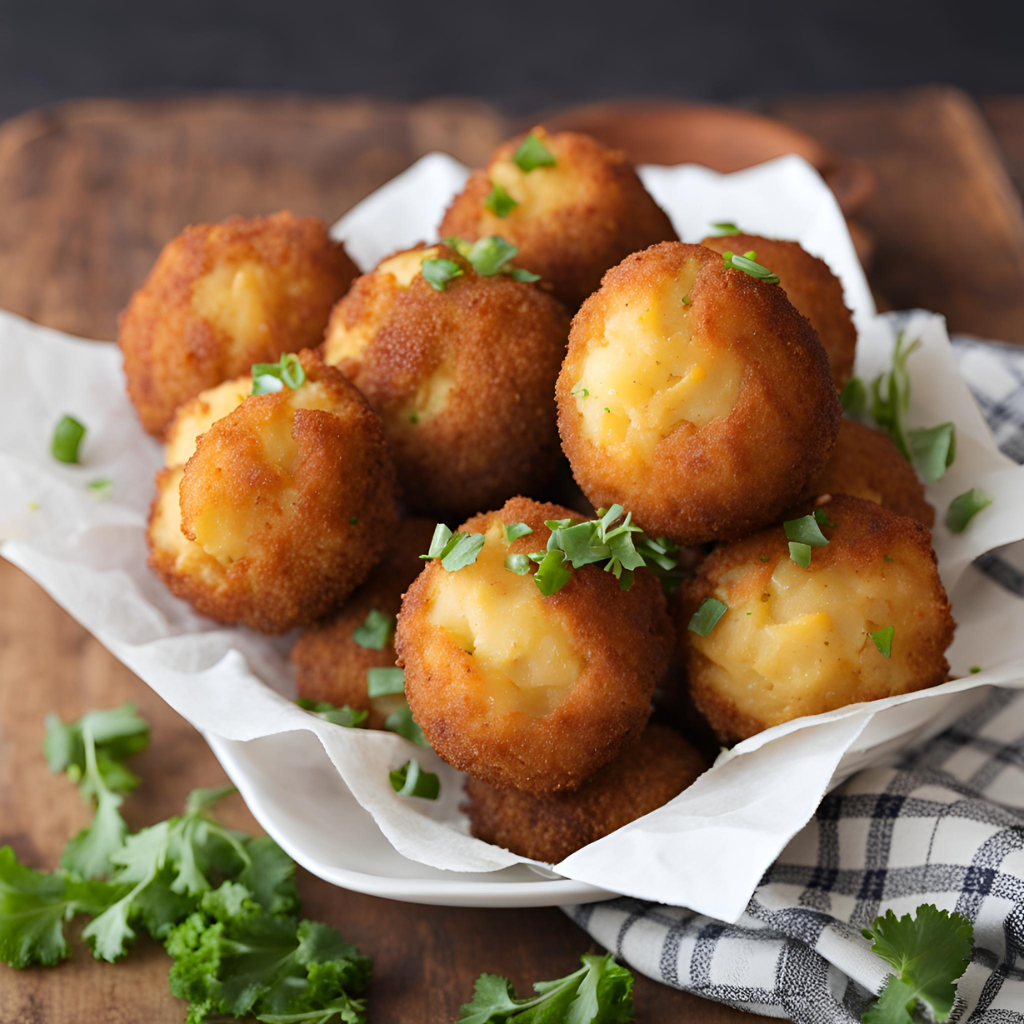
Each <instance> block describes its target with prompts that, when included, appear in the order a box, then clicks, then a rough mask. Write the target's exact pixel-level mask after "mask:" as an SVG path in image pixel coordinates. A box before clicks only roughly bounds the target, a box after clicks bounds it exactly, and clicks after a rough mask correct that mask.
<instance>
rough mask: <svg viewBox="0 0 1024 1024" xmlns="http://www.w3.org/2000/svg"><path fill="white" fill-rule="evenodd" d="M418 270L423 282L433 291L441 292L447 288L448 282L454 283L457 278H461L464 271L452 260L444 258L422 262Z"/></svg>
mask: <svg viewBox="0 0 1024 1024" xmlns="http://www.w3.org/2000/svg"><path fill="white" fill-rule="evenodd" d="M420 270H421V272H422V274H423V280H424V281H426V282H427V284H429V285H430V287H431V288H433V289H434V290H435V291H439V292H443V291H444V290H445V288H446V287H447V286H448V282H449V281H454V280H455V278H457V277H462V275H463V273H464V271H463V269H462V267H460V266H459V265H458V263H456V262H455V261H454V260H448V259H445V258H444V257H437V258H435V259H429V260H424V261H423V263H422V264H420Z"/></svg>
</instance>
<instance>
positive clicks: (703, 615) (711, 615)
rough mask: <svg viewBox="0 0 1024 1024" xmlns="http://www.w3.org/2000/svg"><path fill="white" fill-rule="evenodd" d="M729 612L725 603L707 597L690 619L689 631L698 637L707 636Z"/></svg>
mask: <svg viewBox="0 0 1024 1024" xmlns="http://www.w3.org/2000/svg"><path fill="white" fill-rule="evenodd" d="M728 610H729V606H728V605H727V604H726V603H725V602H724V601H719V600H718V599H717V598H714V597H705V598H704V600H703V601H701V603H700V604H699V605H698V606H697V610H696V611H695V612H694V613H693V615H692V616H691V617H690V624H689V625H688V626H687V629H689V630H690V632H691V633H696V634H697V636H707V635H708V633H710V632H711V630H713V629H714V628H715V626H717V625H718V620H719V619H720V618H721V617H722V616H723V615H724V614H725V613H726V612H727V611H728Z"/></svg>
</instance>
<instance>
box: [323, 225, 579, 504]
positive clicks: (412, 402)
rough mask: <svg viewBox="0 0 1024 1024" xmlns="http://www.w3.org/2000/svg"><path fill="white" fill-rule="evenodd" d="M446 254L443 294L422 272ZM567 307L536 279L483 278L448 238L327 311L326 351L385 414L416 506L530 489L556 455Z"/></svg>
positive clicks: (409, 499)
mask: <svg viewBox="0 0 1024 1024" xmlns="http://www.w3.org/2000/svg"><path fill="white" fill-rule="evenodd" d="M426 258H438V259H449V260H452V261H454V262H455V263H457V264H458V265H459V267H460V269H461V270H462V275H461V276H460V277H457V278H455V279H454V280H451V281H449V282H448V283H447V285H446V286H445V288H444V290H443V291H438V290H437V289H435V288H433V287H432V286H431V285H430V284H429V283H428V282H427V281H426V280H425V279H424V278H423V275H422V272H421V269H420V267H421V264H422V262H423V260H424V259H426ZM568 335H569V316H568V314H567V312H566V311H565V310H564V309H563V307H562V306H561V305H560V304H559V303H558V302H557V301H556V300H555V299H553V298H552V297H551V296H550V295H547V294H545V293H544V292H542V291H540V290H539V289H538V288H537V287H536V285H533V284H528V283H526V282H522V281H514V280H512V278H511V277H509V276H508V275H506V274H498V275H495V276H492V277H482V276H481V275H479V274H477V273H476V272H475V271H474V270H473V268H472V266H471V265H470V264H469V263H468V261H466V260H465V259H463V258H462V257H461V256H459V254H458V253H456V252H455V251H454V250H452V249H449V248H448V247H447V246H444V245H433V246H430V247H429V248H426V249H425V248H422V247H420V248H417V249H414V250H410V251H407V252H403V253H398V254H396V255H395V256H392V257H390V258H389V259H387V260H384V261H383V262H382V263H381V264H380V265H379V266H378V267H377V268H376V269H375V270H373V271H372V272H371V273H369V274H365V275H363V276H362V277H360V278H359V279H358V280H357V281H356V283H355V284H354V285H353V286H352V290H351V291H350V292H349V293H348V295H346V296H345V298H343V299H342V300H341V302H339V303H338V305H337V306H336V307H335V309H334V312H333V313H332V314H331V322H330V326H329V327H328V330H327V337H326V340H325V342H324V345H323V348H322V352H323V355H324V358H325V359H326V360H327V362H328V363H331V364H332V365H336V366H337V367H338V368H339V369H340V370H341V371H342V373H344V374H345V375H346V376H347V377H348V378H349V379H350V380H351V381H352V382H353V383H354V384H355V385H356V387H358V388H359V390H360V391H362V393H363V394H364V395H366V397H367V400H368V401H369V402H370V405H371V406H372V407H373V408H374V409H375V410H376V412H377V413H378V414H379V415H380V417H381V419H382V420H383V422H384V429H385V432H386V433H387V437H388V444H389V446H390V449H391V453H392V455H393V457H394V461H395V465H396V467H397V469H398V479H399V482H400V485H401V487H402V493H403V497H404V499H405V501H406V503H407V504H408V505H409V507H411V508H412V509H414V510H416V511H418V512H429V513H432V514H435V515H438V516H441V517H442V518H443V517H444V516H448V517H452V518H455V517H458V518H463V517H465V516H467V515H472V514H473V513H474V512H478V511H479V510H480V509H481V508H493V507H494V506H496V505H498V504H500V503H501V502H502V501H504V500H505V499H506V498H508V497H509V496H510V495H512V494H515V493H517V492H520V491H524V492H527V493H529V492H531V491H536V490H538V489H539V488H541V487H542V486H543V484H544V483H545V482H546V480H547V479H548V478H549V477H550V476H551V474H552V472H553V470H554V467H555V465H556V461H557V458H558V432H557V428H556V425H555V408H554V403H553V402H552V400H551V396H552V393H553V391H554V387H555V378H556V377H557V376H558V370H559V367H560V366H561V363H562V358H563V356H564V355H565V344H566V339H567V338H568Z"/></svg>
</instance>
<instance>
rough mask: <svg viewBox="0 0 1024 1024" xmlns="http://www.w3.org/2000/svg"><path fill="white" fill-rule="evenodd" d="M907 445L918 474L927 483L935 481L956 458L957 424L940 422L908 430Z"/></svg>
mask: <svg viewBox="0 0 1024 1024" xmlns="http://www.w3.org/2000/svg"><path fill="white" fill-rule="evenodd" d="M907 445H908V447H909V448H910V461H911V464H912V465H913V467H914V469H916V470H917V475H918V476H919V477H920V478H921V479H922V480H923V481H924V482H925V483H926V484H932V483H935V481H936V480H939V479H941V477H942V475H943V474H944V473H945V472H946V470H947V469H948V468H949V467H950V466H952V465H953V460H954V459H955V458H956V426H955V425H954V424H953V423H940V424H939V425H938V426H937V427H927V428H925V429H923V430H908V431H907Z"/></svg>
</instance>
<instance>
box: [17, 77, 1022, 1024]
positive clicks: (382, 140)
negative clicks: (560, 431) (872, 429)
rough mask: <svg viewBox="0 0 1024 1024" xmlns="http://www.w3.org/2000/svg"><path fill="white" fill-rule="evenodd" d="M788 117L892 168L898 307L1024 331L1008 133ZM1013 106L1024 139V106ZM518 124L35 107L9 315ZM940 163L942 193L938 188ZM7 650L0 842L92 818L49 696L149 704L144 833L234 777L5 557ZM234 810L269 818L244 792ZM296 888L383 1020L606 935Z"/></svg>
mask: <svg viewBox="0 0 1024 1024" xmlns="http://www.w3.org/2000/svg"><path fill="white" fill-rule="evenodd" d="M830 103H831V104H834V105H833V106H829V104H830ZM890 108H891V109H892V110H893V111H895V114H894V117H893V120H892V123H891V124H890V123H889V122H888V121H887V119H886V112H887V110H888V109H890ZM1018 109H1019V108H1018ZM830 111H831V113H830ZM776 112H777V113H779V114H781V115H782V116H784V117H785V118H786V119H788V120H790V121H791V122H792V123H793V124H795V125H797V126H802V127H805V128H810V129H811V130H812V131H813V132H815V133H817V134H819V135H820V137H821V139H822V141H823V142H825V143H826V145H828V146H830V147H832V148H834V149H835V150H837V151H839V152H842V153H844V154H846V155H848V156H851V157H861V158H865V159H867V160H868V162H869V163H871V161H872V160H873V159H874V161H875V163H873V164H872V168H873V169H874V170H875V172H876V173H877V174H878V176H879V180H880V183H881V187H880V188H879V191H878V193H877V195H876V197H875V198H874V199H871V200H869V201H868V202H867V205H865V207H864V212H863V216H864V219H865V221H866V222H867V223H869V225H870V227H871V228H872V229H873V230H874V232H875V234H876V236H877V247H878V253H879V261H878V275H877V277H876V279H875V282H874V283H875V284H876V285H878V286H880V287H881V288H882V290H884V291H887V292H888V293H889V294H890V295H892V296H893V297H894V298H895V299H896V300H897V301H898V302H901V303H902V304H925V305H927V304H931V305H932V306H933V308H937V309H940V310H944V311H946V312H948V313H949V314H950V316H951V318H952V319H953V323H954V325H955V326H957V327H959V328H960V329H965V330H974V331H976V332H978V333H982V334H991V335H996V334H1000V335H1002V336H1003V337H1005V338H1014V339H1015V340H1024V308H1022V306H1021V303H1022V302H1024V290H1022V289H1021V287H1020V284H1021V277H1020V275H1019V271H1016V272H1017V275H1018V276H1017V277H1016V279H1014V270H1013V268H1019V267H1020V266H1021V265H1024V264H1021V262H1020V260H1021V258H1022V257H1021V252H1024V246H1021V244H1020V243H1021V238H1022V237H1024V234H1022V230H1021V221H1020V213H1019V208H1017V207H1015V205H1014V203H1015V201H1014V197H1013V194H1012V192H1009V193H1008V190H1007V187H1006V180H1007V179H1006V175H1005V172H1004V171H1003V169H1002V167H1001V166H1000V164H999V162H998V159H997V157H996V154H995V147H994V145H993V144H992V141H991V137H990V136H988V134H987V132H986V130H985V128H984V124H983V122H982V121H981V119H980V118H979V117H978V116H977V114H976V112H975V111H974V110H973V108H971V107H970V106H967V105H965V103H964V100H963V97H962V96H960V94H955V93H930V94H912V95H911V96H910V97H903V98H900V97H892V98H888V99H885V100H884V101H883V100H881V99H874V98H870V97H869V98H867V99H865V100H863V101H862V102H860V103H858V101H857V100H856V99H854V98H851V99H846V100H840V101H828V102H825V101H822V102H821V103H820V104H819V103H816V102H815V103H811V102H808V101H800V102H799V103H791V104H783V105H779V106H777V108H776ZM1013 116H1018V117H1019V118H1020V121H1019V122H1017V128H1016V132H1017V134H1016V137H1017V138H1018V139H1020V138H1022V137H1024V110H1022V111H1020V113H1019V114H1018V115H1013ZM915 118H917V119H918V120H919V121H920V122H921V123H920V124H918V125H914V124H912V123H911V122H912V121H913V120H914V119H915ZM1009 119H1010V120H1012V116H1010V118H1009ZM933 123H934V124H935V125H936V126H937V127H936V128H935V130H934V133H930V132H929V129H928V126H929V125H930V124H933ZM513 127H517V126H513V125H511V124H509V123H508V122H507V121H505V120H503V119H502V118H501V117H500V116H498V115H497V114H496V113H495V112H493V111H492V110H490V109H489V108H488V107H486V106H484V105H482V104H479V103H476V102H473V101H451V100H445V101H431V102H428V103H423V104H417V105H413V106H410V105H405V104H398V103H388V102H380V101H367V100H323V99H316V100H312V99H310V100H306V99H295V98H292V99H248V100H239V99H217V100H213V101H201V100H188V101H166V102H151V103H125V102H119V101H89V102H83V103H74V104H67V105H63V106H58V107H54V108H51V109H49V110H46V111H42V112H37V113H33V114H29V115H26V116H24V117H22V118H19V119H17V120H15V121H12V122H8V123H7V124H6V125H3V126H0V210H2V211H3V217H2V218H0V308H4V309H9V310H12V311H14V312H17V313H21V314H23V315H26V316H29V317H32V318H33V319H36V320H38V321H40V322H42V323H46V324H48V325H50V326H53V327H57V328H60V329H62V330H66V331H70V332H72V333H75V334H79V335H82V336H86V337H94V338H106V339H109V338H112V337H113V336H114V333H115V319H116V315H117V313H118V311H119V310H120V309H121V307H122V306H123V305H124V302H125V300H126V299H127V297H128V295H129V294H130V292H131V290H132V288H133V287H135V286H136V285H137V284H138V282H139V281H140V280H141V279H142V277H143V276H144V274H145V273H146V271H147V270H148V268H149V266H150V265H151V263H152V261H153V258H154V257H155V255H156V253H157V251H158V250H159V248H160V246H161V245H162V244H163V243H164V242H165V241H167V240H168V239H169V238H170V237H172V236H173V235H174V234H175V233H176V232H178V231H179V230H180V229H181V228H182V227H183V226H184V225H185V224H187V223H189V222H194V221H199V220H215V219H219V218H221V217H224V216H227V215H229V214H231V213H243V214H255V213H264V212H269V211H272V210H275V209H278V208H283V207H290V208H291V209H293V210H294V211H295V212H296V213H301V214H314V215H317V216H320V217H324V218H325V219H328V220H331V219H333V218H335V217H336V216H338V215H339V214H340V213H341V212H343V211H344V210H345V209H346V208H347V207H349V206H350V205H351V204H352V203H353V202H355V201H357V200H358V199H359V198H361V197H362V196H364V195H366V194H367V193H368V192H370V191H372V190H373V189H374V188H376V187H377V186H378V185H379V184H381V183H382V182H383V181H385V180H387V179H388V178H389V177H391V176H393V175H394V174H396V173H398V172H399V171H401V170H402V169H403V168H405V167H406V166H407V165H408V164H409V163H410V162H411V161H412V160H413V159H415V158H416V157H417V156H419V155H421V154H423V153H425V152H428V151H429V150H431V149H445V150H448V151H449V152H452V153H454V154H455V155H456V156H458V157H460V158H461V159H463V160H465V161H467V162H468V163H476V162H479V161H481V160H483V159H484V157H485V156H486V154H487V152H488V151H489V150H490V148H491V147H492V146H493V144H494V143H495V142H496V141H497V140H498V139H499V138H501V137H502V136H503V135H504V134H506V133H507V132H508V131H509V130H511V129H512V128H513ZM1011 134H1012V133H1011ZM904 140H905V141H904ZM932 168H936V170H935V173H936V174H937V175H938V180H939V181H940V183H941V187H940V185H930V184H928V182H929V180H930V179H929V174H930V173H932V170H931V169H932ZM922 196H923V198H922ZM1014 218H1016V219H1014ZM994 221H999V223H993V222H994ZM965 246H966V248H964V247H965ZM965 253H967V254H969V256H970V259H971V261H972V262H971V263H970V266H969V267H968V268H967V269H966V270H965V265H964V258H965V257H964V254H965ZM1015 261H1017V262H1015ZM1007 267H1009V268H1010V269H1009V270H1007ZM914 268H917V269H914ZM965 274H966V275H967V278H968V279H969V280H970V281H972V282H974V281H976V280H977V279H978V278H979V277H980V276H984V277H985V278H987V281H986V282H985V283H984V288H985V291H984V293H983V298H984V301H980V300H978V299H976V298H974V297H973V295H972V294H968V289H967V288H966V286H965V285H964V284H963V281H964V275H965ZM936 279H938V280H940V281H941V282H943V287H941V288H937V287H936V286H935V281H936ZM990 306H991V309H992V310H993V311H994V312H992V313H991V314H990V313H989V307H990ZM990 316H991V317H994V318H995V319H990V318H989V317H990ZM0 658H2V661H0V666H2V672H3V675H2V686H0V730H2V731H0V738H2V742H0V843H5V842H6V843H11V844H12V845H13V846H14V847H15V849H16V851H17V852H18V854H19V855H20V856H21V857H22V858H24V859H25V860H26V861H28V862H29V863H31V864H33V865H36V866H38V867H41V868H44V867H50V866H52V865H54V864H55V863H56V859H57V856H58V854H59V851H60V849H61V847H62V846H63V844H64V842H65V841H66V840H67V838H68V837H69V836H70V835H71V834H72V833H73V832H74V831H75V830H76V829H77V828H79V827H81V826H82V824H83V823H84V822H85V820H86V813H85V810H84V808H83V807H82V806H81V804H80V801H79V800H78V797H77V795H76V793H75V792H74V790H73V788H72V787H71V786H70V785H69V784H68V783H67V782H66V781H65V780H63V779H60V778H54V777H51V776H50V775H49V774H48V772H47V770H46V767H45V763H44V761H43V758H42V754H41V750H40V744H41V741H42V735H43V718H44V716H45V714H46V712H47V711H49V710H54V709H56V710H58V711H60V713H61V714H62V715H63V716H65V717H75V716H77V715H79V714H81V713H82V712H83V711H85V710H87V709H88V708H91V707H110V706H114V705H116V704H119V703H121V702H122V701H124V700H127V699H133V700H136V701H137V702H138V703H139V705H140V707H141V709H142V711H143V713H144V714H145V715H146V716H147V717H148V718H149V720H150V721H151V722H152V723H153V742H152V746H151V749H150V750H149V751H148V752H147V753H146V754H145V755H143V756H142V758H140V765H139V770H140V771H141V773H142V775H143V776H144V778H145V779H146V782H145V784H144V787H143V790H142V792H141V793H138V794H136V795H134V796H132V797H131V798H130V799H129V800H128V802H127V804H126V814H127V817H128V819H129V821H130V823H131V824H132V825H133V826H135V827H138V826H141V825H144V824H147V823H149V822H152V821H154V820H157V819H159V818H161V817H165V816H167V815H169V814H171V813H174V812H175V811H176V810H178V809H179V807H180V805H181V802H182V800H183V798H184V795H185V793H186V792H187V791H188V790H189V789H191V788H193V787H195V786H208V785H214V784H216V783H218V782H219V781H221V780H222V778H223V773H222V772H221V770H220V768H219V767H218V765H217V763H216V761H215V760H214V758H213V756H212V755H211V754H210V752H209V751H208V749H207V748H206V746H205V744H204V743H203V741H202V739H201V738H200V737H199V736H198V734H196V733H195V731H194V730H193V729H192V728H191V727H190V726H188V725H187V724H186V723H184V722H183V721H182V720H181V719H179V718H178V717H177V716H176V715H174V714H173V713H172V712H171V711H170V710H169V709H168V708H167V707H166V706H165V705H163V704H162V702H160V701H159V700H158V698H156V697H155V696H154V695H153V694H152V693H151V691H150V690H149V689H148V688H147V687H145V686H144V685H142V684H141V683H140V682H139V681H138V680H136V679H135V678H134V676H133V675H132V674H131V673H130V672H129V671H128V670H127V669H125V668H124V667H123V666H121V665H120V664H119V663H118V662H116V661H115V660H114V658H113V657H112V656H111V655H109V654H108V653H107V652H106V651H105V650H104V649H103V648H102V647H101V646H100V645H99V644H98V643H97V642H96V641H95V640H93V639H92V638H91V637H90V636H89V635H88V634H87V633H85V631H84V630H82V629H81V628H80V627H79V626H78V625H77V624H75V623H74V622H73V621H72V620H71V619H69V618H68V616H67V615H65V614H64V613H63V612H62V611H61V610H60V609H59V608H58V607H57V606H56V605H54V604H53V602H52V601H50V600H49V598H47V597H46V596H45V595H44V594H43V593H42V592H41V591H40V590H39V589H38V588H37V587H36V586H35V585H34V584H33V583H31V582H30V581H29V580H28V579H26V578H25V577H24V576H22V575H21V574H20V573H19V572H17V570H15V569H13V568H11V567H10V566H9V565H6V564H0ZM229 818H230V823H231V824H234V825H236V826H238V827H241V828H249V829H254V828H255V825H254V823H253V822H252V819H251V818H250V817H249V816H248V813H247V812H246V810H245V808H244V807H243V806H242V805H241V803H240V801H238V800H237V798H235V799H234V800H233V806H231V807H230V808H229ZM300 889H301V891H302V895H303V898H304V901H305V906H306V912H307V913H308V914H309V915H310V916H314V917H318V918H320V919H322V920H326V921H329V922H330V923H332V924H334V925H336V926H337V927H339V928H340V929H341V930H342V931H343V933H344V934H345V935H346V936H347V937H348V938H350V939H351V940H353V941H355V942H357V943H358V944H359V945H360V946H361V947H362V948H364V949H365V950H366V952H368V953H370V954H371V955H372V956H373V957H374V960H375V980H374V984H373V988H372V992H371V1021H376V1022H388V1024H391V1022H397V1024H428V1022H429V1024H438V1022H444V1021H448V1020H453V1019H454V1017H455V1014H456V1012H457V1009H458V1006H459V1004H460V1003H461V1002H462V1001H464V1000H465V999H466V998H468V996H469V994H470V992H471V990H472V984H473V980H474V978H475V977H476V976H477V974H479V973H480V972H481V971H484V970H488V971H495V972H499V973H503V974H508V975H510V976H511V977H512V978H513V980H514V981H515V982H516V983H517V984H518V985H520V986H523V985H527V984H529V982H531V981H533V980H537V979H540V978H545V977H551V976H557V975H559V974H562V973H564V972H566V971H568V970H570V969H571V968H572V967H573V965H574V963H575V962H576V958H577V957H578V955H579V954H580V953H582V952H585V951H586V950H587V949H588V948H590V943H589V939H588V937H587V936H586V935H585V934H584V933H583V932H581V931H580V930H579V929H577V928H576V927H575V926H574V925H573V924H571V923H570V922H569V920H568V919H567V918H565V917H564V916H563V915H562V914H561V913H560V912H559V911H557V910H554V909H550V910H524V911H513V910H500V911H485V910H466V909H448V908H431V907H418V906H411V905H408V904H400V903H393V902H390V901H386V900H379V899H374V898H372V897H366V896H360V895H357V894H354V893H348V892H345V891H343V890H339V889H336V888H333V887H331V886H329V885H326V884H324V883H322V882H320V881H319V880H317V879H314V878H311V877H309V876H308V875H303V876H302V877H301V879H300ZM167 966H168V960H167V958H166V956H165V955H164V954H163V952H162V951H161V950H160V949H159V948H158V947H156V946H155V945H152V944H149V943H142V944H141V945H140V948H139V949H138V950H136V951H135V952H134V953H133V955H132V956H131V957H130V958H129V959H128V960H127V961H126V962H125V963H123V964H121V965H118V966H117V967H110V966H107V965H101V964H96V963H94V962H93V961H92V960H91V958H90V957H89V956H88V954H87V952H85V951H83V950H82V949H78V950H77V951H76V953H75V956H74V958H73V959H72V961H71V962H70V963H68V964H65V965H63V966H62V967H61V968H60V969H59V970H58V971H47V970H31V971H27V972H24V973H22V974H14V973H12V972H9V971H8V970H6V969H4V968H0V977H2V980H0V1020H2V1021H4V1022H7V1021H11V1022H22V1021H25V1022H29V1021H32V1022H34V1021H39V1022H47V1024H72V1022H75V1024H77V1022H78V1021H82V1020H98V1021H100V1020H101V1021H104V1022H107V1024H119V1022H125V1024H128V1022H136V1021H140V1020H145V1021H147V1022H153V1024H161V1022H165V1021H166V1022H172V1021H173V1022H177V1021H180V1020H181V1019H182V1016H183V1010H182V1004H180V1003H179V1002H177V1001H176V1000H174V999H173V998H172V997H171V996H170V994H169V992H168V989H167V985H166V971H167ZM637 1002H638V1019H639V1020H641V1021H674V1020H682V1019H693V1020H699V1021H708V1022H712V1024H715V1022H726V1021H729V1022H731V1021H736V1022H739V1021H741V1020H747V1021H749V1020H756V1019H757V1018H752V1017H750V1016H748V1015H742V1016H741V1015H740V1014H739V1013H738V1012H736V1011H732V1010H729V1009H728V1008H725V1007H721V1006H717V1005H716V1004H712V1003H708V1002H705V1001H703V1000H700V999H697V998H696V997H693V996H689V995H686V994H684V993H679V992H674V991H672V990H669V989H667V988H665V987H664V986H661V985H657V984H655V983H653V982H649V981H647V980H646V979H643V978H638V981H637ZM762 1019H767V1018H762Z"/></svg>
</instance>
